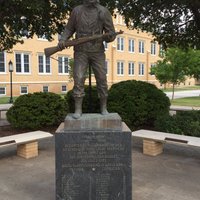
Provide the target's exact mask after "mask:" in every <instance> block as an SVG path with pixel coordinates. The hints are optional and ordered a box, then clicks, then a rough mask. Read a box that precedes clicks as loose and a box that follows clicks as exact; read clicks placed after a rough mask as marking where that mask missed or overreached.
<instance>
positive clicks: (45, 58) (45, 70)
mask: <svg viewBox="0 0 200 200" xmlns="http://www.w3.org/2000/svg"><path fill="white" fill-rule="evenodd" d="M40 56H41V57H42V61H43V62H42V67H43V72H40V59H39V57H40ZM47 58H48V59H49V60H48V61H49V71H50V72H47ZM51 68H52V67H51V59H50V57H46V56H45V54H41V53H39V54H38V74H39V75H51V74H52V69H51Z"/></svg>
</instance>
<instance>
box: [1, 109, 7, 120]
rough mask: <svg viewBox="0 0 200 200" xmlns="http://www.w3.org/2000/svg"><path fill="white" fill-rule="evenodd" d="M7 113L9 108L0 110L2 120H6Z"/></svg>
mask: <svg viewBox="0 0 200 200" xmlns="http://www.w3.org/2000/svg"><path fill="white" fill-rule="evenodd" d="M7 111H8V109H7V108H0V119H5V115H6V112H7Z"/></svg>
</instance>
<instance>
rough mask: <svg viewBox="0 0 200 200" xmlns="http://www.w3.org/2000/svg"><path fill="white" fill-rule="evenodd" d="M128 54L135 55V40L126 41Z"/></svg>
mask: <svg viewBox="0 0 200 200" xmlns="http://www.w3.org/2000/svg"><path fill="white" fill-rule="evenodd" d="M128 52H129V53H135V40H134V39H132V38H129V39H128Z"/></svg>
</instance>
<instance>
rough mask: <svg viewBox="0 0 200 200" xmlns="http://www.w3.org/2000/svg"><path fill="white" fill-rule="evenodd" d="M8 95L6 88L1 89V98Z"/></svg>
mask: <svg viewBox="0 0 200 200" xmlns="http://www.w3.org/2000/svg"><path fill="white" fill-rule="evenodd" d="M1 95H2V96H3V95H6V88H5V87H0V96H1Z"/></svg>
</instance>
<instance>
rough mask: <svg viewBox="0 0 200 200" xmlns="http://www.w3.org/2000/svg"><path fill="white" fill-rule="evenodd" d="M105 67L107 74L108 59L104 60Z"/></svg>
mask: <svg viewBox="0 0 200 200" xmlns="http://www.w3.org/2000/svg"><path fill="white" fill-rule="evenodd" d="M105 69H106V75H108V61H107V60H106V61H105Z"/></svg>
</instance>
